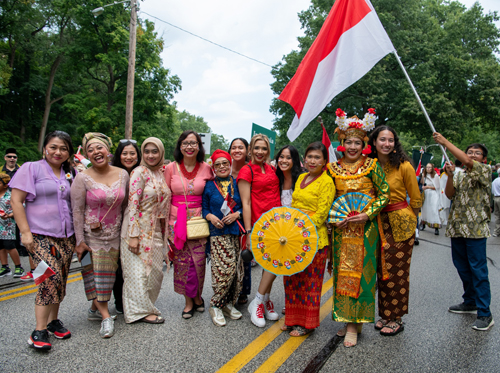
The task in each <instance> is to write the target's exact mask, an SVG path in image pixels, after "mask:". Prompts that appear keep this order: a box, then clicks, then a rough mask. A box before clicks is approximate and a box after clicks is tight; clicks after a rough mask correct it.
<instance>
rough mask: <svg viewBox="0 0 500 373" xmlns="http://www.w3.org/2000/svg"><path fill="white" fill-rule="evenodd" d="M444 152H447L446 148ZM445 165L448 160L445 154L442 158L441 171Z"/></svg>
mask: <svg viewBox="0 0 500 373" xmlns="http://www.w3.org/2000/svg"><path fill="white" fill-rule="evenodd" d="M444 151H446V148H444ZM445 164H446V158H445V156H444V153H443V156H442V157H441V169H443V168H444V166H445Z"/></svg>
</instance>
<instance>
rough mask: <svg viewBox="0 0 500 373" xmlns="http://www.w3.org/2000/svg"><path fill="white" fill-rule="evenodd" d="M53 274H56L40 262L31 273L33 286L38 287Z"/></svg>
mask: <svg viewBox="0 0 500 373" xmlns="http://www.w3.org/2000/svg"><path fill="white" fill-rule="evenodd" d="M55 274H56V273H55V272H54V271H53V270H52V268H50V267H49V266H48V265H47V263H45V262H44V261H43V260H42V261H41V262H40V264H39V265H38V266H37V267H36V268H35V270H34V271H33V280H35V284H37V285H40V284H41V283H42V282H44V281H45V279H46V278H47V277H50V276H52V275H55Z"/></svg>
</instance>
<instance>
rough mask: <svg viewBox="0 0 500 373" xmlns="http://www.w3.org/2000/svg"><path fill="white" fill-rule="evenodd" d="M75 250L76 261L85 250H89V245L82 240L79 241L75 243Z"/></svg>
mask: <svg viewBox="0 0 500 373" xmlns="http://www.w3.org/2000/svg"><path fill="white" fill-rule="evenodd" d="M75 251H76V256H77V257H78V261H79V262H81V261H82V256H83V253H84V252H85V251H90V247H88V245H87V244H86V243H85V242H83V241H82V242H80V245H77V246H76V247H75Z"/></svg>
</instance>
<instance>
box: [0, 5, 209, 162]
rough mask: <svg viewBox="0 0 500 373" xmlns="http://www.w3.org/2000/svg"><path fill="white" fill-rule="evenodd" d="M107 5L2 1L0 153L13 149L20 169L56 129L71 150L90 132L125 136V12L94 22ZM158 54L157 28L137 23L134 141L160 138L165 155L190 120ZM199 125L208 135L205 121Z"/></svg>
mask: <svg viewBox="0 0 500 373" xmlns="http://www.w3.org/2000/svg"><path fill="white" fill-rule="evenodd" d="M109 3H112V1H107V0H87V1H83V2H82V1H77V0H2V1H1V2H0V154H3V151H4V150H5V148H7V147H10V146H16V147H17V148H18V151H19V160H20V162H24V161H28V160H35V159H38V158H39V154H38V152H37V141H38V139H39V137H41V138H42V140H43V136H44V135H45V133H46V132H47V133H48V132H50V131H53V130H56V129H57V130H63V131H66V132H68V133H69V134H70V135H71V136H72V138H73V141H74V144H79V143H80V142H81V139H82V136H83V134H84V133H86V132H89V131H97V132H102V133H105V134H107V135H108V136H110V137H111V138H112V139H113V141H114V142H115V143H117V142H118V140H120V139H122V138H123V137H124V123H125V106H126V88H127V72H128V53H129V23H130V9H129V5H126V4H117V5H114V6H109V7H106V9H105V12H104V13H103V14H102V15H100V16H98V17H94V16H93V14H92V12H91V10H92V9H95V8H97V7H100V6H103V5H105V4H109ZM163 47H164V41H163V39H162V38H161V37H159V35H158V34H157V32H156V31H155V28H154V24H153V23H152V22H150V21H148V20H140V19H139V20H138V24H137V43H136V65H135V90H134V113H133V116H134V122H133V137H134V138H135V139H136V140H138V141H139V142H142V141H143V140H144V139H145V138H147V137H150V136H155V137H159V138H160V139H162V140H163V141H164V143H165V145H166V148H167V149H168V150H167V153H166V154H167V156H169V154H171V151H173V146H172V144H174V145H175V141H176V140H177V137H178V135H179V134H180V133H181V127H182V126H181V122H182V121H183V118H185V117H188V116H190V114H189V113H179V112H178V110H177V109H176V106H175V102H173V98H174V94H175V93H177V92H178V91H179V90H180V89H181V80H180V78H179V77H178V76H176V75H173V74H172V73H171V72H170V71H169V69H168V68H166V67H164V66H163V62H162V60H161V57H160V54H161V52H162V51H163ZM44 113H45V116H46V119H45V120H44ZM196 120H197V121H198V122H200V123H203V124H204V127H203V128H204V132H210V128H209V127H208V124H206V123H205V122H204V120H203V118H201V117H196ZM45 123H46V125H47V128H46V129H44V128H43V124H45ZM169 150H170V152H169Z"/></svg>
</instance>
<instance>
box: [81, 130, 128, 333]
mask: <svg viewBox="0 0 500 373" xmlns="http://www.w3.org/2000/svg"><path fill="white" fill-rule="evenodd" d="M111 146H112V142H111V139H110V138H109V137H108V136H106V135H103V134H102V133H98V132H90V133H87V134H86V135H85V136H84V137H83V141H82V151H83V154H84V156H85V157H87V158H88V160H89V161H90V162H91V163H92V167H90V168H87V169H86V170H84V171H83V172H80V173H79V174H78V175H76V177H75V181H74V182H73V185H72V186H71V207H72V209H73V223H74V226H75V236H76V252H77V254H78V258H79V259H80V260H81V259H82V257H83V255H84V254H86V255H91V260H92V262H91V263H90V264H88V265H86V266H84V267H82V277H83V282H84V285H85V294H86V295H87V300H90V301H92V303H93V307H91V308H90V309H89V311H88V316H87V318H88V319H89V320H102V322H101V330H100V331H99V335H100V336H101V337H102V338H110V337H112V336H113V334H114V329H115V328H114V321H113V318H112V317H111V316H110V314H109V310H108V302H109V300H110V298H111V292H112V290H113V285H114V283H115V277H116V276H115V275H116V270H117V268H118V258H119V255H120V251H119V250H120V230H121V224H122V213H123V210H124V206H123V202H124V201H125V202H126V201H127V189H128V182H129V176H128V173H127V172H126V171H125V170H122V169H120V168H118V167H114V166H111V165H110V164H109V162H108V155H109V154H110V149H111ZM93 308H95V309H93ZM98 311H99V312H98Z"/></svg>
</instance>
